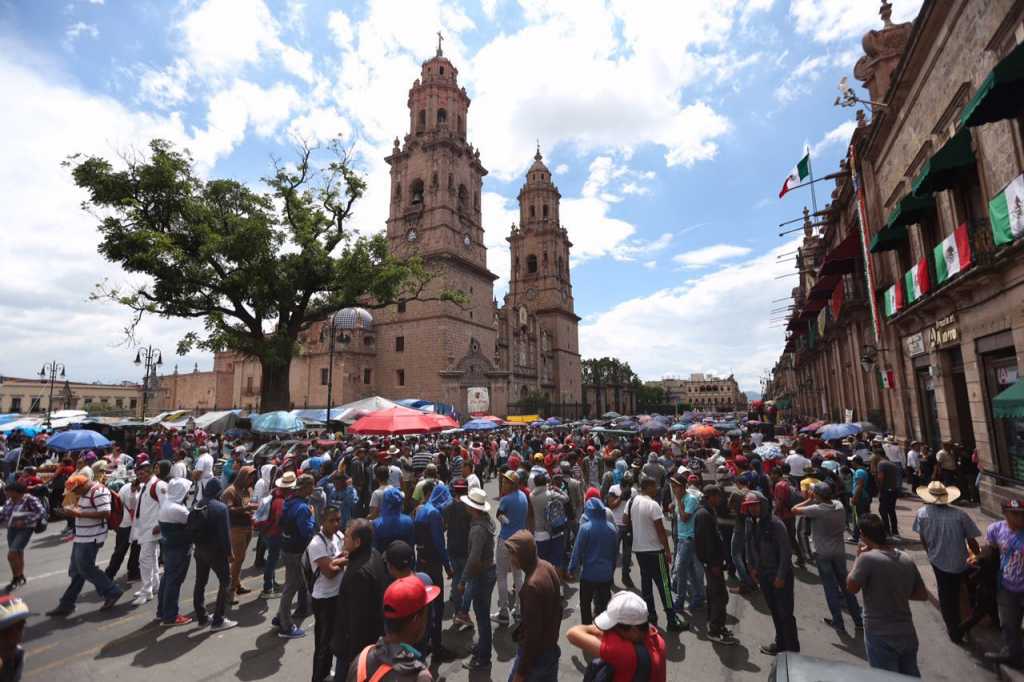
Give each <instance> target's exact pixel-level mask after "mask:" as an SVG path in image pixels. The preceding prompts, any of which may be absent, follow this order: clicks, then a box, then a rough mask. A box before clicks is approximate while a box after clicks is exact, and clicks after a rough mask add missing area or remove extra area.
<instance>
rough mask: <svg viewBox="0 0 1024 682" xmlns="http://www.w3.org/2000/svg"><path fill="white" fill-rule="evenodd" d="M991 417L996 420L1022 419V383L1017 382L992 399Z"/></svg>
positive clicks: (1023, 389)
mask: <svg viewBox="0 0 1024 682" xmlns="http://www.w3.org/2000/svg"><path fill="white" fill-rule="evenodd" d="M992 415H993V416H994V417H996V419H1024V381H1018V382H1017V383H1015V384H1014V385H1013V386H1010V387H1009V388H1008V389H1006V390H1005V391H1003V392H1002V393H1000V394H999V395H997V396H996V397H995V398H993V399H992Z"/></svg>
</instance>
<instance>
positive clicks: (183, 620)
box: [160, 614, 192, 628]
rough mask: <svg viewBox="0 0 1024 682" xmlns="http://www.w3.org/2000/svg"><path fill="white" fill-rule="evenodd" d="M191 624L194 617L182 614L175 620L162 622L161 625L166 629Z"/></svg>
mask: <svg viewBox="0 0 1024 682" xmlns="http://www.w3.org/2000/svg"><path fill="white" fill-rule="evenodd" d="M191 622H192V617H191V616H183V615H181V614H178V617H177V618H175V619H174V620H165V621H161V622H160V624H161V625H163V626H164V627H165V628H172V627H175V626H178V625H188V624H189V623H191Z"/></svg>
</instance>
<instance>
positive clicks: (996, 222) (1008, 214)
mask: <svg viewBox="0 0 1024 682" xmlns="http://www.w3.org/2000/svg"><path fill="white" fill-rule="evenodd" d="M780 196H781V195H780ZM988 214H989V218H990V219H991V220H992V238H993V241H995V243H996V246H1002V245H1003V244H1009V243H1010V242H1012V241H1013V240H1015V239H1020V238H1021V237H1024V175H1018V176H1017V177H1016V178H1014V179H1013V180H1012V181H1011V182H1010V184H1008V185H1007V186H1006V189H1004V190H1003V191H1002V192H1000V193H999V194H997V195H996V197H995V199H993V200H992V201H990V202H989V203H988Z"/></svg>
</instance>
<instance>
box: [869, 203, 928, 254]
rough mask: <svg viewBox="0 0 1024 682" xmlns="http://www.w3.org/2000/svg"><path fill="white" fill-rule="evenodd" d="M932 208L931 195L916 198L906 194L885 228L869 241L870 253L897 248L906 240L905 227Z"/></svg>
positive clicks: (891, 214) (886, 222) (893, 210)
mask: <svg viewBox="0 0 1024 682" xmlns="http://www.w3.org/2000/svg"><path fill="white" fill-rule="evenodd" d="M934 208H935V198H934V197H932V196H931V195H925V196H922V197H917V196H914V195H913V194H908V195H907V196H905V197H903V198H902V199H900V200H899V203H897V204H896V207H895V208H893V209H892V212H891V213H890V214H889V218H888V219H887V220H886V221H885V227H883V228H882V229H881V230H879V231H878V234H876V235H875V238H874V239H873V240H871V253H881V252H883V251H892V250H893V249H896V248H899V246H900V245H901V244H902V243H903V242H905V241H906V240H907V225H913V224H914V223H917V222H920V220H921V218H923V217H924V216H925V215H926V214H927V213H928V212H930V211H931V210H933V209H934Z"/></svg>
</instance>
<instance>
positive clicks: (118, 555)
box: [105, 479, 142, 582]
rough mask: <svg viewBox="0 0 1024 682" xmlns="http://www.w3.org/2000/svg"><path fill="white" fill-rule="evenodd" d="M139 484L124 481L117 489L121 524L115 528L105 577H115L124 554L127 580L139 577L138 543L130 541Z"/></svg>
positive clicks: (137, 482)
mask: <svg viewBox="0 0 1024 682" xmlns="http://www.w3.org/2000/svg"><path fill="white" fill-rule="evenodd" d="M141 487H142V486H141V484H140V483H139V481H138V479H136V480H134V481H132V482H131V483H125V484H124V485H122V486H121V489H120V490H118V491H117V496H118V497H119V498H120V499H121V509H122V510H123V512H122V515H121V525H120V526H118V527H117V528H116V529H115V530H116V533H117V536H116V540H115V544H114V553H113V554H111V555H110V562H109V563H108V564H107V570H106V571H105V572H106V574H107V577H108V578H110V579H111V580H113V579H114V578H116V577H117V572H118V571H120V570H121V563H122V562H123V561H124V558H125V555H127V556H128V581H129V582H131V581H133V580H138V579H139V545H138V543H134V542H132V541H131V538H132V520H133V519H134V518H135V507H136V505H137V504H138V501H139V488H141Z"/></svg>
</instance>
